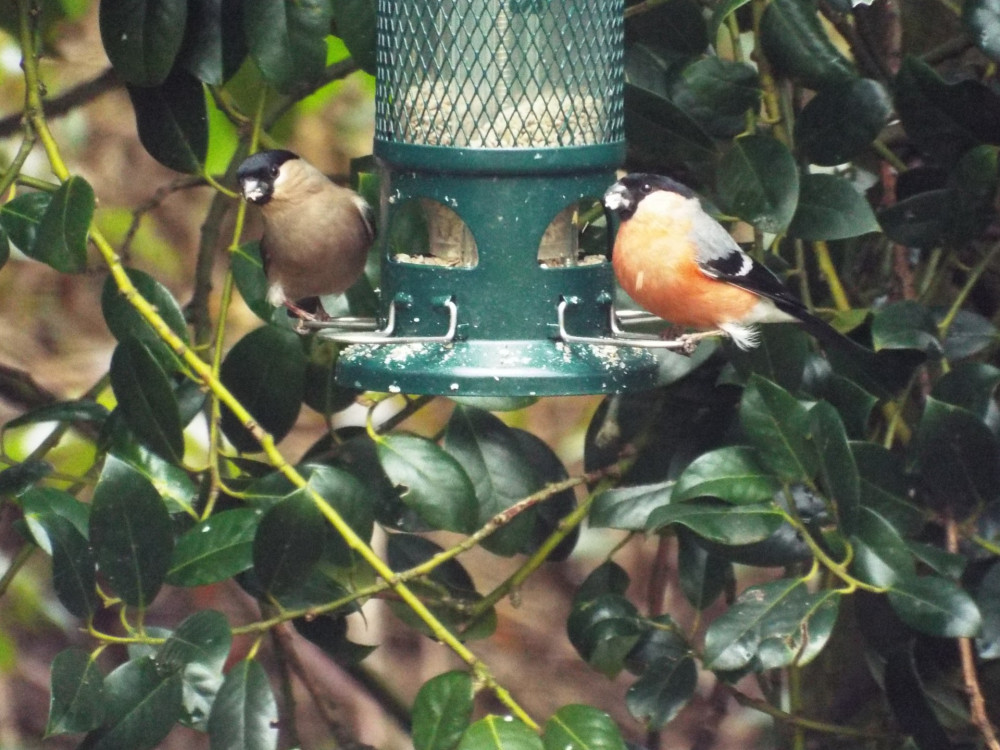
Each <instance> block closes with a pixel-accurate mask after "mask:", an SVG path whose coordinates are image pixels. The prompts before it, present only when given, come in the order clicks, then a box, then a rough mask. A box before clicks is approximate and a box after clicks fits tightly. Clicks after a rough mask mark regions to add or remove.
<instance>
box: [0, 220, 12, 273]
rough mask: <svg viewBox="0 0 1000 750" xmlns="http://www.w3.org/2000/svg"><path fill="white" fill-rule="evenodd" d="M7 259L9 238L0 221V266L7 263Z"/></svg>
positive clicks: (8, 256)
mask: <svg viewBox="0 0 1000 750" xmlns="http://www.w3.org/2000/svg"><path fill="white" fill-rule="evenodd" d="M8 260H10V240H8V239H7V232H6V230H4V228H3V223H2V221H0V268H3V267H4V266H5V265H7V261H8Z"/></svg>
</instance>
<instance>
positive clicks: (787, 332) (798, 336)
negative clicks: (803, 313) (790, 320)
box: [729, 325, 813, 391]
mask: <svg viewBox="0 0 1000 750" xmlns="http://www.w3.org/2000/svg"><path fill="white" fill-rule="evenodd" d="M758 331H759V333H760V344H759V345H758V346H755V347H754V348H753V349H749V350H747V351H742V350H739V349H735V347H733V350H732V351H731V352H730V354H729V360H730V362H732V363H733V367H735V368H736V371H737V372H738V373H739V374H740V376H741V377H742V378H743V379H744V380H746V379H748V378H749V377H750V375H751V374H753V373H756V374H757V375H760V376H761V377H764V378H767V379H768V380H770V381H772V382H774V383H777V384H778V385H780V386H781V387H782V388H784V389H786V390H789V391H797V390H798V389H799V388H800V387H801V385H802V378H803V374H804V372H805V368H806V362H807V361H808V360H809V358H810V357H811V356H812V351H813V346H812V343H811V339H810V337H809V335H808V334H807V333H806V332H805V331H802V330H800V329H799V328H798V326H794V325H766V326H759V327H758Z"/></svg>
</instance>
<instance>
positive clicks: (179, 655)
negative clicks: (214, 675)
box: [156, 609, 233, 671]
mask: <svg viewBox="0 0 1000 750" xmlns="http://www.w3.org/2000/svg"><path fill="white" fill-rule="evenodd" d="M232 640H233V637H232V632H231V631H230V629H229V622H228V621H227V620H226V618H225V615H223V614H222V613H221V612H216V611H215V610H211V609H203V610H201V611H200V612H195V613H194V614H193V615H189V616H188V617H186V618H185V619H184V621H183V622H182V623H181V624H180V625H178V626H177V629H176V630H175V631H174V632H173V633H171V634H170V637H169V638H167V640H166V642H165V643H164V644H163V645H162V646H161V647H160V649H159V652H158V653H157V656H156V659H157V661H158V662H159V663H161V664H171V665H175V666H186V665H190V664H200V665H201V666H203V667H205V668H206V669H210V670H215V671H221V670H222V667H223V666H224V665H225V663H226V658H227V657H228V656H229V648H230V646H231V645H232Z"/></svg>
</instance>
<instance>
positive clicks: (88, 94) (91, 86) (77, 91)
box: [0, 68, 121, 138]
mask: <svg viewBox="0 0 1000 750" xmlns="http://www.w3.org/2000/svg"><path fill="white" fill-rule="evenodd" d="M120 86H121V81H119V80H118V76H117V75H115V71H114V70H113V69H111V68H108V69H107V70H105V71H104V72H103V73H101V74H100V75H98V76H97V77H96V78H92V79H90V80H89V81H84V82H83V83H80V84H77V85H76V86H73V87H72V88H68V89H66V90H65V91H64V92H63V93H61V94H59V95H58V96H54V97H52V98H51V99H48V100H47V101H46V102H45V117H46V118H47V119H50V120H51V119H52V118H53V117H62V116H63V115H66V114H69V113H70V112H72V111H73V110H74V109H76V108H77V107H79V106H81V105H83V104H87V103H88V102H90V101H92V100H94V99H96V98H97V97H99V96H102V95H103V94H106V93H108V92H109V91H114V90H115V89H116V88H119V87H120ZM22 119H23V117H22V115H21V114H20V113H18V114H15V115H7V117H3V118H0V138H9V137H10V136H12V135H14V133H16V132H17V131H18V130H20V129H21V122H22Z"/></svg>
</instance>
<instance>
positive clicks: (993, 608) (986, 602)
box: [976, 563, 1000, 659]
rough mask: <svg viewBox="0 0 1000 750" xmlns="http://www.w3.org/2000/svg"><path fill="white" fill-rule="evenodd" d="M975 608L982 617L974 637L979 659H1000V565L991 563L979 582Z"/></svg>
mask: <svg viewBox="0 0 1000 750" xmlns="http://www.w3.org/2000/svg"><path fill="white" fill-rule="evenodd" d="M976 606H978V607H979V611H980V613H981V614H982V617H983V627H982V629H981V630H980V631H979V635H978V636H977V637H976V650H977V651H978V653H979V658H981V659H997V658H1000V565H997V564H996V563H993V565H992V566H991V567H990V569H989V571H988V572H987V573H986V575H985V576H983V580H982V581H980V582H979V588H978V590H977V591H976Z"/></svg>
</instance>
